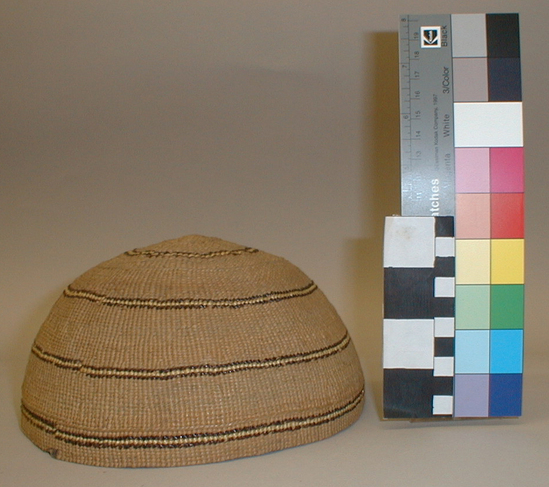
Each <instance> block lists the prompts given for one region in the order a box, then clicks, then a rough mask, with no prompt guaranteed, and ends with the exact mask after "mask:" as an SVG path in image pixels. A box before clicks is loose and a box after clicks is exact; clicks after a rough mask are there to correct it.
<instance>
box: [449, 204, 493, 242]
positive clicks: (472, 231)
mask: <svg viewBox="0 0 549 487" xmlns="http://www.w3.org/2000/svg"><path fill="white" fill-rule="evenodd" d="M456 238H476V239H480V238H490V195H489V194H487V193H481V194H457V195H456Z"/></svg>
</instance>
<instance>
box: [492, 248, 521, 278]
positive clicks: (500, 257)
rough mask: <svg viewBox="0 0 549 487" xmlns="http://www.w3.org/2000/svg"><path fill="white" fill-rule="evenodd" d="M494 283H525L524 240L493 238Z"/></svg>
mask: <svg viewBox="0 0 549 487" xmlns="http://www.w3.org/2000/svg"><path fill="white" fill-rule="evenodd" d="M492 284H524V240H523V239H497V240H492Z"/></svg>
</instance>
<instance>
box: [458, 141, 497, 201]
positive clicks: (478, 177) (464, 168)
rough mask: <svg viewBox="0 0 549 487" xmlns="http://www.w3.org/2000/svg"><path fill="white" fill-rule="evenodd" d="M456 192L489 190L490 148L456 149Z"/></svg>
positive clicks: (483, 191) (485, 191) (487, 191)
mask: <svg viewBox="0 0 549 487" xmlns="http://www.w3.org/2000/svg"><path fill="white" fill-rule="evenodd" d="M455 154H456V192H458V193H489V192H490V149H488V148H478V149H477V148H475V149H469V148H459V149H456V152H455Z"/></svg>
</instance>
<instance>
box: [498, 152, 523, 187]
mask: <svg viewBox="0 0 549 487" xmlns="http://www.w3.org/2000/svg"><path fill="white" fill-rule="evenodd" d="M490 180H491V181H490V185H491V190H492V193H522V192H524V149H523V148H522V147H497V148H491V149H490Z"/></svg>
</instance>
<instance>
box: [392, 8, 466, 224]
mask: <svg viewBox="0 0 549 487" xmlns="http://www.w3.org/2000/svg"><path fill="white" fill-rule="evenodd" d="M450 22H451V17H450V15H436V16H429V19H428V23H429V24H430V25H426V24H425V22H423V23H422V22H421V17H418V16H415V17H414V16H410V15H406V16H404V17H402V18H401V19H400V36H399V37H400V56H399V58H400V131H401V132H400V133H401V158H400V161H401V181H402V187H401V190H402V192H401V195H402V210H401V211H402V215H403V216H428V215H431V216H449V215H454V214H455V203H454V201H455V198H454V187H455V176H454V137H453V136H454V127H453V125H454V118H453V90H452V86H453V83H452V52H451V33H450Z"/></svg>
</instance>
